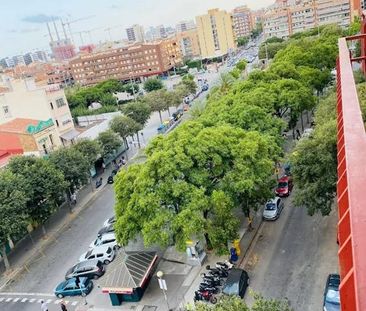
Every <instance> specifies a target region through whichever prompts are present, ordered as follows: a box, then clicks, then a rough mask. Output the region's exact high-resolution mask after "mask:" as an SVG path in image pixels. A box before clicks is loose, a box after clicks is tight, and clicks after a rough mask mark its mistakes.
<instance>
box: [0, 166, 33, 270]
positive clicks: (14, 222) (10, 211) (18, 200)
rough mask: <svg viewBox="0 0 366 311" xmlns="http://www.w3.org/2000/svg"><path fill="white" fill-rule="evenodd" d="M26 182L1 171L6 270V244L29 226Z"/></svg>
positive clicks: (0, 235)
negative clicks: (24, 187) (24, 188)
mask: <svg viewBox="0 0 366 311" xmlns="http://www.w3.org/2000/svg"><path fill="white" fill-rule="evenodd" d="M24 185H25V181H24V180H22V179H21V178H20V177H17V176H16V175H14V174H13V173H11V172H10V171H9V170H6V169H5V170H1V171H0V213H1V217H0V244H1V255H2V257H3V259H4V264H5V268H6V270H9V269H10V264H9V260H8V256H7V254H6V243H7V242H8V241H9V239H10V238H11V237H13V236H16V235H18V234H20V233H21V232H23V231H24V229H25V228H26V226H27V218H28V216H27V213H26V210H27V209H26V203H27V195H26V194H25V192H24V191H23V190H22V189H23V186H24Z"/></svg>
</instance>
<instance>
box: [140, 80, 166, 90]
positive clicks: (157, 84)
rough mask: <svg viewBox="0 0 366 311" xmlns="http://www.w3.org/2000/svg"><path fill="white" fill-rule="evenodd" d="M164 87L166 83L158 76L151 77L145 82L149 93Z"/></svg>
mask: <svg viewBox="0 0 366 311" xmlns="http://www.w3.org/2000/svg"><path fill="white" fill-rule="evenodd" d="M162 88H164V84H163V82H162V81H161V80H160V79H158V78H149V79H147V80H146V81H145V82H144V90H145V91H146V92H148V93H149V92H152V91H156V90H160V89H162Z"/></svg>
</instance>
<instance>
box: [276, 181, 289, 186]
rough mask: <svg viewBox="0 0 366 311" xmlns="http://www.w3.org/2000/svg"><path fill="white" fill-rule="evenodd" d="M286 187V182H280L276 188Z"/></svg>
mask: <svg viewBox="0 0 366 311" xmlns="http://www.w3.org/2000/svg"><path fill="white" fill-rule="evenodd" d="M285 187H287V182H286V181H281V182H279V183H278V188H285Z"/></svg>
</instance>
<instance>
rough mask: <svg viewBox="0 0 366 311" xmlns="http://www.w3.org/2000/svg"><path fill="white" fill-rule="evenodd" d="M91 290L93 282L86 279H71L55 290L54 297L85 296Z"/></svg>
mask: <svg viewBox="0 0 366 311" xmlns="http://www.w3.org/2000/svg"><path fill="white" fill-rule="evenodd" d="M92 289H93V282H92V281H91V280H89V279H88V278H71V279H69V280H67V281H63V282H61V283H60V284H58V285H57V287H56V288H55V295H56V296H57V297H58V298H63V297H66V296H79V295H81V296H86V295H88V294H89V293H90V292H91V290H92Z"/></svg>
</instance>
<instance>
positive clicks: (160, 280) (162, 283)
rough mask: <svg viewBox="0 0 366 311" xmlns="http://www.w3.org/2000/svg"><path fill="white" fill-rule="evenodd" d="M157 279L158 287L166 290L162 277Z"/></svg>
mask: <svg viewBox="0 0 366 311" xmlns="http://www.w3.org/2000/svg"><path fill="white" fill-rule="evenodd" d="M158 281H159V286H160V289H162V290H168V288H167V286H166V282H165V280H164V279H158Z"/></svg>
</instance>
